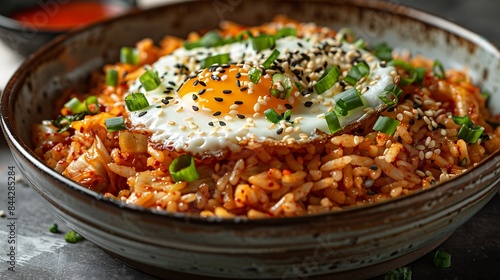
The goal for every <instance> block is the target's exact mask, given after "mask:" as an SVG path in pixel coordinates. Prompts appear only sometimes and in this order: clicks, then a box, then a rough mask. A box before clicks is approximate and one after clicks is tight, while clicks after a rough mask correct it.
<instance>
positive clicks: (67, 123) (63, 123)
mask: <svg viewBox="0 0 500 280" xmlns="http://www.w3.org/2000/svg"><path fill="white" fill-rule="evenodd" d="M86 115H87V113H86V112H81V113H77V114H74V115H67V116H62V115H59V116H58V117H57V118H56V119H55V120H52V121H51V123H52V124H53V125H54V126H55V127H57V128H59V130H58V131H57V132H58V133H63V132H65V131H66V130H68V129H69V128H70V127H71V124H72V123H73V122H75V121H81V120H83V119H84V118H85V116H86Z"/></svg>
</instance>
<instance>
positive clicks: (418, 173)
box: [415, 170, 425, 178]
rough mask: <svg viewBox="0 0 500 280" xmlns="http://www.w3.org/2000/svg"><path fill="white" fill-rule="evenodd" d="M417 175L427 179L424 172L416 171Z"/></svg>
mask: <svg viewBox="0 0 500 280" xmlns="http://www.w3.org/2000/svg"><path fill="white" fill-rule="evenodd" d="M415 173H417V175H418V176H420V177H422V178H423V177H425V173H424V172H423V171H422V170H416V171H415Z"/></svg>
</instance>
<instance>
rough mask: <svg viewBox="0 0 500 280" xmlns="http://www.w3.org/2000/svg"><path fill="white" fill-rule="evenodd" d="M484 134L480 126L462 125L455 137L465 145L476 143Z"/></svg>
mask: <svg viewBox="0 0 500 280" xmlns="http://www.w3.org/2000/svg"><path fill="white" fill-rule="evenodd" d="M483 132H484V127H482V126H480V125H462V128H460V130H459V131H458V134H457V137H458V138H460V139H462V140H464V141H465V142H467V143H476V142H477V140H479V138H480V137H481V134H483Z"/></svg>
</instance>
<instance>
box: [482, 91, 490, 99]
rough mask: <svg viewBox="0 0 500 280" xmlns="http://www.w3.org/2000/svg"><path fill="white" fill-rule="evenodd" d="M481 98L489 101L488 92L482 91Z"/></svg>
mask: <svg viewBox="0 0 500 280" xmlns="http://www.w3.org/2000/svg"><path fill="white" fill-rule="evenodd" d="M481 96H482V97H483V98H484V100H486V101H488V100H489V99H490V93H489V92H488V91H482V92H481Z"/></svg>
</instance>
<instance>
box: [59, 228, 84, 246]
mask: <svg viewBox="0 0 500 280" xmlns="http://www.w3.org/2000/svg"><path fill="white" fill-rule="evenodd" d="M83 239H84V238H83V236H81V235H80V234H79V233H77V232H76V231H74V230H72V231H70V232H68V233H66V235H65V236H64V240H66V242H68V243H76V242H78V241H82V240H83Z"/></svg>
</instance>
